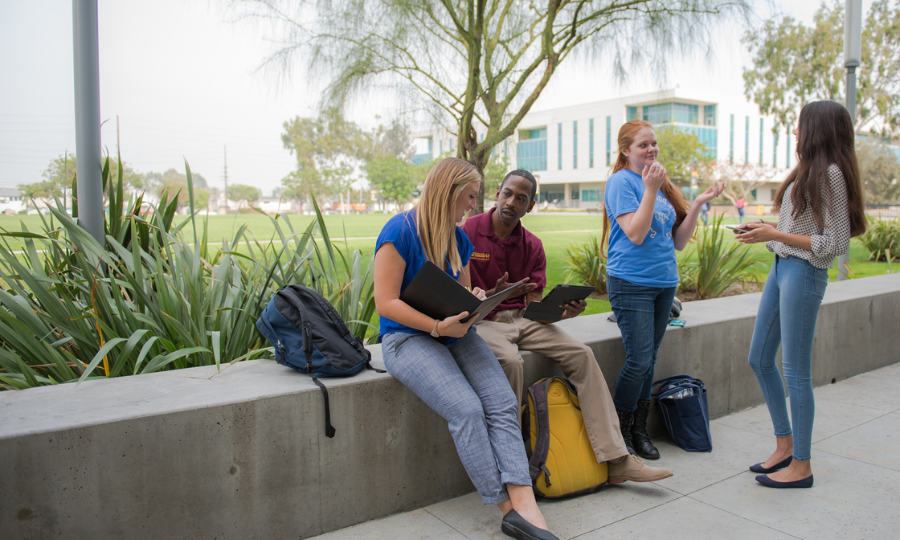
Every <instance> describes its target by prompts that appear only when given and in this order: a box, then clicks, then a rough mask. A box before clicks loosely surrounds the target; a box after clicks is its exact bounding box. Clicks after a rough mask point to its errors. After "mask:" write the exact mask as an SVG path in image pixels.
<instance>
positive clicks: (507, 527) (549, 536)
mask: <svg viewBox="0 0 900 540" xmlns="http://www.w3.org/2000/svg"><path fill="white" fill-rule="evenodd" d="M500 531H501V532H502V533H503V534H505V535H506V536H511V537H512V538H518V539H519V540H559V538H557V537H556V536H554V535H553V533H551V532H550V531H547V530H544V529H539V528H537V527H535V526H534V525H532V524H531V523H528V522H527V521H525V518H523V517H522V516H520V515H519V513H518V512H516V511H515V510H510V511H509V512H507V513H506V515H505V516H503V522H502V523H500Z"/></svg>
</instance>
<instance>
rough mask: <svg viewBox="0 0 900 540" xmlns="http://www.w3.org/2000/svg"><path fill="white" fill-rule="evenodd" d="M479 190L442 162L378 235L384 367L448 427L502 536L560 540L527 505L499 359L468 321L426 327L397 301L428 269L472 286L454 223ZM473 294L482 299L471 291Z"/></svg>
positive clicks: (526, 478)
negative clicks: (494, 510)
mask: <svg viewBox="0 0 900 540" xmlns="http://www.w3.org/2000/svg"><path fill="white" fill-rule="evenodd" d="M481 182H482V177H481V174H479V172H478V170H477V169H476V168H475V167H474V166H473V165H471V164H470V163H468V162H467V161H464V160H462V159H457V158H445V159H442V160H441V161H439V162H437V164H435V166H434V167H432V168H431V171H430V172H429V173H428V177H427V179H426V180H425V187H424V188H423V189H422V196H421V198H420V199H419V203H418V204H417V205H416V207H415V208H414V209H412V210H410V211H408V212H403V213H401V214H397V215H396V216H394V217H393V218H391V219H390V220H389V221H388V222H387V224H385V226H384V228H383V229H382V230H381V234H379V235H378V240H377V241H376V245H375V295H374V296H375V308H376V310H377V311H378V315H379V316H380V318H381V341H382V352H383V355H384V365H385V366H386V367H387V370H388V372H390V374H391V375H393V376H394V377H396V379H397V380H398V381H400V382H401V383H403V384H404V385H405V386H406V387H407V388H409V389H410V390H412V392H413V393H414V394H416V395H417V396H418V397H419V398H421V399H422V401H424V402H425V403H426V404H427V405H428V406H429V407H431V408H432V409H433V410H434V411H435V412H437V413H438V414H440V415H441V416H442V417H444V419H446V420H447V423H448V425H449V428H450V434H451V436H452V437H453V441H454V443H455V444H456V450H457V452H458V453H459V458H460V460H461V461H462V464H463V467H465V469H466V472H467V473H468V475H469V478H470V479H471V480H472V483H473V484H475V489H477V490H478V493H479V494H480V495H481V499H482V501H484V503H485V504H496V505H497V507H498V508H499V509H500V511H501V512H502V513H503V520H502V523H501V526H500V530H501V531H502V532H503V533H504V534H506V535H507V536H512V537H513V538H522V539H525V538H528V539H532V538H535V539H540V540H557V539H556V536H553V535H552V534H551V533H550V532H548V531H547V530H546V527H547V524H546V522H545V521H544V516H543V515H542V514H541V511H540V509H539V508H538V506H537V503H536V502H535V499H534V492H533V491H532V488H531V475H530V472H529V469H528V457H527V456H526V454H525V445H524V444H522V433H521V431H520V430H519V407H518V404H517V403H516V396H515V394H514V393H513V391H512V388H510V386H509V383H508V382H507V381H506V375H504V374H503V368H501V367H500V363H499V362H497V357H495V356H494V353H492V352H491V349H490V348H488V346H487V344H485V342H484V340H482V339H481V337H479V336H478V333H477V332H476V331H475V329H474V328H472V327H471V326H472V323H473V322H475V318H474V317H473V318H471V319H469V322H462V319H463V318H465V317H466V316H467V315H469V313H468V312H465V311H464V312H462V313H460V314H458V315H454V316H451V317H447V318H446V319H443V320H441V319H432V318H431V317H429V316H428V315H425V314H424V313H422V312H420V311H418V310H416V309H414V308H413V307H411V306H410V305H409V304H407V303H406V302H404V301H403V300H401V299H400V293H402V292H403V289H404V288H405V287H406V286H408V285H409V283H410V282H411V281H412V279H413V277H415V275H416V274H417V273H418V272H419V270H420V269H421V268H422V266H424V265H425V262H426V261H431V262H433V263H434V264H436V265H438V266H439V267H440V268H441V269H442V270H444V271H446V272H447V274H449V275H450V276H451V277H452V278H453V279H456V280H457V281H459V283H460V284H462V285H465V286H466V287H468V286H470V285H471V280H470V277H469V259H470V257H471V256H472V250H473V247H472V242H470V241H469V237H468V236H466V233H464V232H463V230H462V229H460V228H459V227H457V226H456V223H459V222H460V221H462V220H463V218H464V217H465V216H466V213H468V211H469V210H472V209H473V208H475V200H476V198H477V196H478V190H479V188H480V187H481ZM472 292H473V294H476V295H477V296H480V297H483V296H484V292H483V291H481V290H480V289H478V288H477V287H476V288H475V289H473V291H472ZM412 481H413V482H428V481H429V479H428V478H425V477H423V478H415V479H413V480H412ZM410 489H412V490H415V489H417V488H416V487H415V486H410Z"/></svg>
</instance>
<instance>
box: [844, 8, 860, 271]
mask: <svg viewBox="0 0 900 540" xmlns="http://www.w3.org/2000/svg"><path fill="white" fill-rule="evenodd" d="M861 53H862V0H846V13H845V14H844V67H845V68H847V101H846V106H847V112H849V113H850V121H851V122H852V123H853V140H854V144H855V143H856V68H857V67H859V64H860V59H861V58H860V57H861V56H862V54H861ZM849 262H850V254H849V253H845V254H843V255H841V256H839V257H838V281H844V280H845V279H847V273H848V272H847V270H848V267H847V263H849Z"/></svg>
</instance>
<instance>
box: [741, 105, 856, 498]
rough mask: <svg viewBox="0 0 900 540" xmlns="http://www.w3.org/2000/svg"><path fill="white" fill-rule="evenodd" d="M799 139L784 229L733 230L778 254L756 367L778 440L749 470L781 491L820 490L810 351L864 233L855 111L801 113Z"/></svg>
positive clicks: (756, 337) (784, 203)
mask: <svg viewBox="0 0 900 540" xmlns="http://www.w3.org/2000/svg"><path fill="white" fill-rule="evenodd" d="M794 136H795V137H796V138H797V158H798V162H797V166H796V167H795V168H794V170H792V171H791V172H790V174H788V176H787V178H786V179H785V180H784V182H783V183H782V184H781V187H780V188H779V189H778V193H777V194H776V196H775V209H776V210H779V214H778V223H777V224H776V223H770V222H763V221H762V220H760V221H756V222H751V223H748V224H746V225H745V226H744V229H745V231H746V232H738V231H735V232H736V233H738V237H737V239H738V241H740V242H743V243H745V244H755V243H758V242H766V247H767V248H768V249H769V251H772V252H774V253H775V262H774V264H772V269H771V271H770V272H769V277H768V279H767V280H766V285H765V288H764V289H763V294H762V299H761V300H760V303H759V312H758V315H757V317H756V326H755V328H754V329H753V341H752V342H751V344H750V358H749V360H750V367H751V368H753V372H754V373H755V374H756V378H757V379H758V380H759V385H760V387H761V388H762V391H763V395H764V396H765V398H766V405H767V406H768V407H769V415H770V416H771V417H772V424H774V427H775V437H776V448H775V452H774V453H773V454H772V455H771V456H769V459H767V460H766V461H764V462H762V463H757V464H756V465H753V466H752V467H750V470H751V471H754V472H758V473H762V474H760V475H759V476H757V477H756V480H757V481H758V482H760V483H761V484H763V485H765V486H768V487H774V488H792V487H812V485H813V474H812V468H811V466H810V457H811V456H810V445H811V438H812V426H813V417H814V415H815V402H814V400H813V387H812V345H813V335H814V332H815V328H816V318H817V316H818V314H819V306H820V305H821V304H822V298H823V296H824V295H825V287H826V285H827V284H828V268H829V267H830V266H831V265H832V263H833V262H834V258H835V257H836V256H838V255H842V254H844V253H847V250H848V248H849V244H850V238H851V237H853V236H858V235H860V234H862V233H864V232H865V230H866V218H865V212H864V204H863V194H862V193H863V192H862V185H861V182H860V179H859V166H858V165H857V162H856V151H855V149H854V131H853V121H852V120H851V119H850V114H849V113H848V112H847V109H845V108H844V107H843V106H841V105H840V104H839V103H836V102H834V101H816V102H813V103H809V104H807V105H806V106H804V107H803V109H802V110H801V111H800V121H799V122H798V126H797V129H796V130H794ZM779 343H781V344H782V360H783V365H784V375H785V380H786V381H787V386H788V389H789V390H790V398H791V415H790V418H788V412H787V407H786V405H785V392H784V383H783V382H782V378H781V373H780V372H779V371H778V366H777V365H776V364H775V355H776V353H777V352H778V345H779ZM791 421H793V425H792V423H791ZM769 473H771V474H769Z"/></svg>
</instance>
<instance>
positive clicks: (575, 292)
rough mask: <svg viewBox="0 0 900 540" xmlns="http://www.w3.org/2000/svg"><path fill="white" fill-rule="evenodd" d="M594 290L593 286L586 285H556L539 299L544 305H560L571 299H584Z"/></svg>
mask: <svg viewBox="0 0 900 540" xmlns="http://www.w3.org/2000/svg"><path fill="white" fill-rule="evenodd" d="M594 290H595V289H594V287H590V286H587V285H557V286H556V287H553V290H552V291H550V293H549V294H548V295H547V296H545V297H544V299H543V300H541V303H542V304H544V305H545V306H554V307H555V306H562V305H565V304H568V303H569V302H572V301H573V300H584V299H585V298H587V297H588V296H590V294H591V293H592V292H594Z"/></svg>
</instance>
